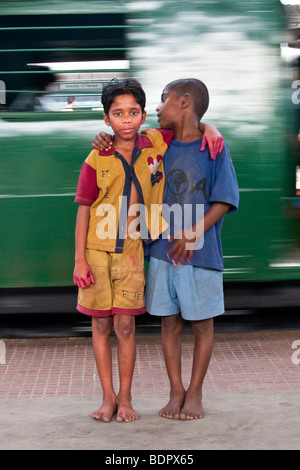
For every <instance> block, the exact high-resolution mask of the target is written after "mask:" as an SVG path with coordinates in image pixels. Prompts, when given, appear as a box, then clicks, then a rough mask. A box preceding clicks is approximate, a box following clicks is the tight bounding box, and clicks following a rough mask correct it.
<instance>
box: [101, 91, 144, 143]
mask: <svg viewBox="0 0 300 470" xmlns="http://www.w3.org/2000/svg"><path fill="white" fill-rule="evenodd" d="M145 119H146V112H145V111H144V112H142V108H141V106H140V105H139V104H138V103H137V101H136V99H135V98H134V96H133V95H119V96H116V97H115V98H114V100H113V102H112V105H111V107H110V110H109V112H108V116H107V115H106V114H104V121H105V124H106V125H107V126H111V128H112V129H113V131H114V133H115V136H116V138H117V137H119V138H122V139H123V140H130V139H134V138H135V137H136V134H137V133H138V131H139V128H140V127H141V125H142V124H144V122H145Z"/></svg>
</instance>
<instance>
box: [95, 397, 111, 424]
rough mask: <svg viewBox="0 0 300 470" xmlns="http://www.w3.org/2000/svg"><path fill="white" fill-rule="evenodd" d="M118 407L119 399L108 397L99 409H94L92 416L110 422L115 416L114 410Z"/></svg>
mask: <svg viewBox="0 0 300 470" xmlns="http://www.w3.org/2000/svg"><path fill="white" fill-rule="evenodd" d="M116 409H117V400H116V398H114V399H113V398H108V399H105V400H103V404H102V406H101V407H100V408H99V410H97V411H94V412H93V413H92V415H91V416H92V418H94V419H98V420H100V421H104V422H105V423H109V422H110V421H111V419H112V417H113V414H114V412H115V411H116Z"/></svg>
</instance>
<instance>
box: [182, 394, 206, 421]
mask: <svg viewBox="0 0 300 470" xmlns="http://www.w3.org/2000/svg"><path fill="white" fill-rule="evenodd" d="M202 417H203V407H202V401H201V397H199V396H197V397H193V396H189V395H188V393H187V394H186V398H185V401H184V405H183V408H182V410H181V412H180V419H187V420H191V419H200V418H202Z"/></svg>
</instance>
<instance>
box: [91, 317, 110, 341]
mask: <svg viewBox="0 0 300 470" xmlns="http://www.w3.org/2000/svg"><path fill="white" fill-rule="evenodd" d="M111 328H112V320H111V317H107V318H98V317H93V318H92V329H93V332H94V333H96V334H97V335H101V336H109V335H110V333H111Z"/></svg>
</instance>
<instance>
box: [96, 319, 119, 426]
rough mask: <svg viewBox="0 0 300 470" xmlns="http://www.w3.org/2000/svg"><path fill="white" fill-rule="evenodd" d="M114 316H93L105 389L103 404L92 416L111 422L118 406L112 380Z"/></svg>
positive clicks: (97, 359)
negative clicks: (112, 329)
mask: <svg viewBox="0 0 300 470" xmlns="http://www.w3.org/2000/svg"><path fill="white" fill-rule="evenodd" d="M111 328H112V317H104V318H98V317H92V334H93V348H94V354H95V359H96V364H97V370H98V374H99V378H100V382H101V385H102V390H103V404H102V406H101V407H100V408H99V409H98V410H97V411H94V412H93V413H92V418H95V419H99V420H102V421H105V422H109V421H110V420H111V418H112V416H113V414H114V412H115V410H116V407H117V397H116V394H115V392H114V388H113V381H112V357H111V346H110V334H111Z"/></svg>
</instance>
